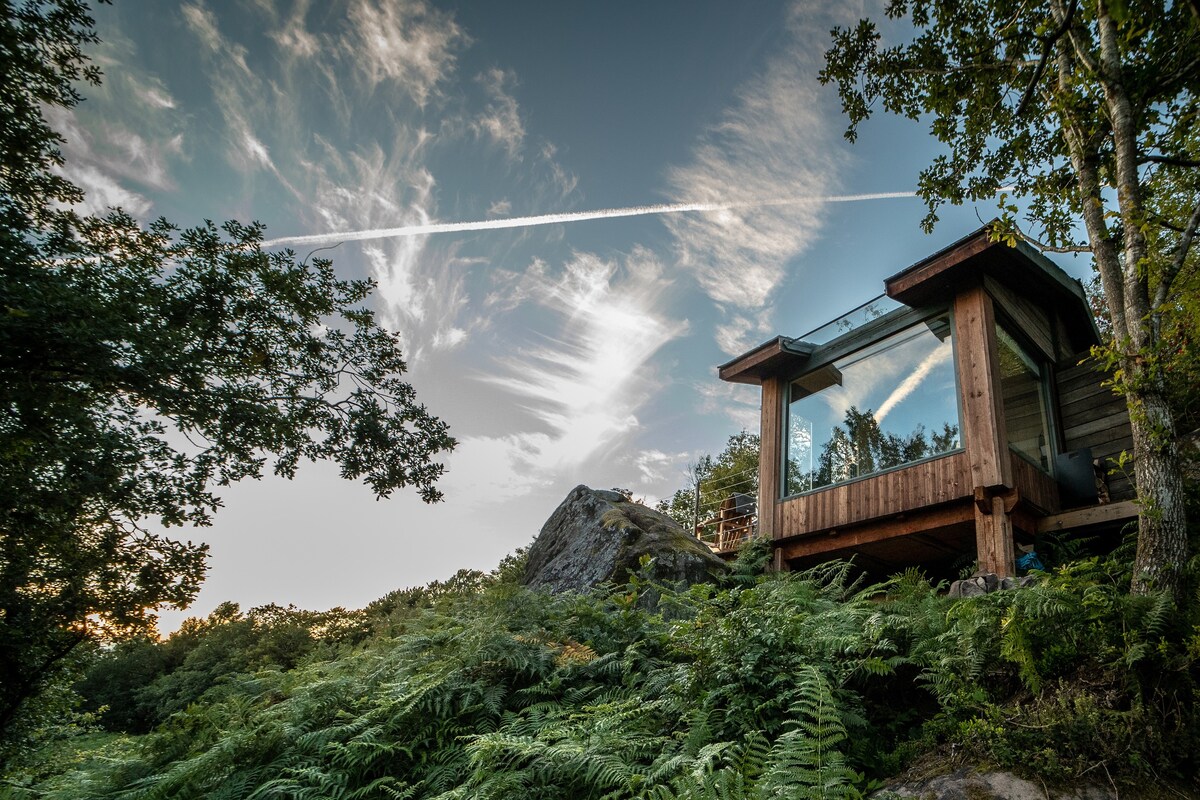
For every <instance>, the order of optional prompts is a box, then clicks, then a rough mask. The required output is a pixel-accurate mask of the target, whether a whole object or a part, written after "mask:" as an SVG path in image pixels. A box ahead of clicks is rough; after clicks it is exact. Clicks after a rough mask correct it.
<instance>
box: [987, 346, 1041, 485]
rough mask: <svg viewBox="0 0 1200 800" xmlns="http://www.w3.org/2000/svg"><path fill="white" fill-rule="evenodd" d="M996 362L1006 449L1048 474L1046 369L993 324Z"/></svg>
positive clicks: (1038, 360) (1039, 361)
mask: <svg viewBox="0 0 1200 800" xmlns="http://www.w3.org/2000/svg"><path fill="white" fill-rule="evenodd" d="M996 350H997V356H998V357H999V360H1000V396H1001V398H1002V401H1003V403H1004V426H1005V428H1006V429H1007V431H1008V446H1009V447H1010V448H1011V449H1012V450H1013V451H1014V452H1016V453H1018V454H1020V455H1021V456H1022V457H1024V458H1025V459H1026V460H1027V461H1031V462H1033V463H1034V464H1035V465H1037V466H1038V467H1040V468H1041V469H1042V471H1044V472H1047V473H1048V472H1050V462H1051V459H1052V458H1053V454H1052V453H1051V449H1050V415H1049V413H1048V409H1047V403H1046V397H1047V395H1046V369H1045V367H1044V366H1043V365H1042V362H1041V359H1037V358H1034V356H1033V355H1032V354H1031V351H1029V350H1026V349H1025V348H1024V347H1022V346H1021V345H1020V344H1019V343H1018V342H1017V340H1016V339H1015V338H1014V337H1013V336H1012V334H1010V333H1009V332H1008V331H1006V330H1005V329H1004V327H1003V326H1001V325H999V324H997V325H996Z"/></svg>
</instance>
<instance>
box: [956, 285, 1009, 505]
mask: <svg viewBox="0 0 1200 800" xmlns="http://www.w3.org/2000/svg"><path fill="white" fill-rule="evenodd" d="M954 331H955V336H956V338H957V341H956V342H955V353H956V355H957V357H958V386H959V392H960V395H961V399H962V416H963V418H962V427H963V438H964V440H965V441H964V444H965V445H966V449H967V459H968V461H969V462H970V465H971V485H972V486H983V487H986V488H991V487H994V486H1006V487H1011V486H1012V485H1013V482H1012V457H1011V456H1010V455H1009V452H1008V443H1007V432H1006V431H1005V427H1004V412H1003V408H1002V404H1001V400H1000V366H999V364H998V363H997V360H996V357H995V350H996V318H995V311H994V309H993V308H992V298H991V297H990V296H989V295H988V293H987V292H985V291H984V290H983V286H982V285H976V286H973V287H970V288H967V289H964V290H963V291H961V292H959V294H958V296H957V297H955V298H954Z"/></svg>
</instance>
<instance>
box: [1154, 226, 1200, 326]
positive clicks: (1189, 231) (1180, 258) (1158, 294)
mask: <svg viewBox="0 0 1200 800" xmlns="http://www.w3.org/2000/svg"><path fill="white" fill-rule="evenodd" d="M1197 226H1200V203H1196V207H1195V208H1194V209H1192V216H1191V218H1190V219H1189V220H1188V224H1187V227H1186V228H1184V231H1183V235H1182V236H1180V237H1179V248H1178V250H1176V252H1175V258H1174V259H1172V260H1171V265H1170V266H1169V267H1167V269H1166V271H1165V272H1163V275H1162V279H1161V280H1160V281H1159V283H1158V289H1157V291H1155V293H1154V307H1155V308H1158V307H1159V306H1161V305H1162V304H1163V303H1165V302H1166V301H1167V296H1168V295H1169V294H1170V292H1171V284H1172V283H1174V281H1175V276H1177V275H1178V274H1179V272H1180V271H1181V270H1182V269H1183V262H1184V261H1186V260H1187V256H1188V251H1189V250H1190V249H1191V247H1192V241H1193V240H1194V239H1195V238H1196V228H1197Z"/></svg>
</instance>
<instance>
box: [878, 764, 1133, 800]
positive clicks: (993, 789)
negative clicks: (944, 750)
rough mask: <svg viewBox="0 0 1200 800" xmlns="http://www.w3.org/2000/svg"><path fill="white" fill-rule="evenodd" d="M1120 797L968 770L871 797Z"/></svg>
mask: <svg viewBox="0 0 1200 800" xmlns="http://www.w3.org/2000/svg"><path fill="white" fill-rule="evenodd" d="M1119 796H1120V795H1119V794H1118V793H1117V792H1116V790H1115V789H1112V788H1104V787H1100V786H1096V785H1094V784H1093V785H1084V786H1076V787H1074V788H1072V789H1070V790H1066V791H1055V790H1054V789H1048V788H1046V787H1044V786H1042V785H1041V784H1039V783H1032V782H1030V781H1027V780H1025V779H1024V778H1018V777H1017V776H1016V775H1013V774H1012V773H1010V772H975V771H974V770H967V769H961V770H958V771H957V772H951V773H949V774H947V775H938V776H937V777H936V778H929V779H926V780H917V781H910V782H906V783H896V784H892V785H889V786H886V787H884V788H883V789H881V790H880V791H878V792H875V793H874V794H872V795H871V797H872V798H878V800H885V798H886V799H888V800H890V799H891V798H901V797H919V798H921V800H1116V798H1118V797H1119Z"/></svg>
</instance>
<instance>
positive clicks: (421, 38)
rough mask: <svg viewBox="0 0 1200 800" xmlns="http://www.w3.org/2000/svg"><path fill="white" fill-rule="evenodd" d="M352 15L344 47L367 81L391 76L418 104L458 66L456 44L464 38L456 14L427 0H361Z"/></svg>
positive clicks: (373, 83) (376, 82) (353, 6)
mask: <svg viewBox="0 0 1200 800" xmlns="http://www.w3.org/2000/svg"><path fill="white" fill-rule="evenodd" d="M347 16H348V19H349V21H350V24H351V30H350V33H349V35H348V36H347V37H346V38H345V39H343V40H342V42H341V46H342V49H343V53H344V55H345V56H346V57H347V58H348V59H349V60H350V63H352V64H353V65H354V66H355V67H356V69H357V70H358V72H359V73H360V75H361V77H362V78H363V79H364V80H365V81H366V82H367V84H368V86H370V87H372V88H373V87H375V86H377V85H379V84H380V83H382V82H383V81H385V80H387V81H392V82H394V83H395V84H396V85H397V86H398V87H400V88H401V89H402V90H403V91H405V92H406V93H407V94H408V95H409V96H411V97H412V99H413V100H414V101H416V102H417V104H418V105H424V104H425V103H426V102H427V101H428V99H429V97H430V95H431V94H432V93H433V91H434V89H435V88H436V86H437V84H438V83H439V82H440V81H441V80H442V78H443V77H444V76H445V74H446V73H447V72H448V71H450V70H452V69H453V67H454V53H453V49H454V47H455V46H457V45H458V44H459V43H460V42H461V41H463V39H464V38H465V37H464V35H463V32H462V30H461V29H460V28H459V27H458V25H457V23H455V22H454V20H453V19H452V18H450V17H449V16H447V15H445V14H443V13H441V12H440V11H437V10H436V9H434V8H431V7H430V6H429V4H428V3H425V2H423V0H383V1H382V2H379V0H357V1H356V2H353V3H351V5H350V8H349V11H348V14H347Z"/></svg>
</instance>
